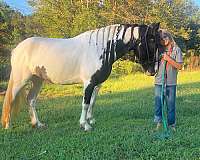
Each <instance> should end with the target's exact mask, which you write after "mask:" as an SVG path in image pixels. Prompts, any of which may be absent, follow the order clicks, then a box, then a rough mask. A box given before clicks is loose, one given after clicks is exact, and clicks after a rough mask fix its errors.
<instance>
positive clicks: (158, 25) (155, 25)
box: [150, 22, 160, 31]
mask: <svg viewBox="0 0 200 160" xmlns="http://www.w3.org/2000/svg"><path fill="white" fill-rule="evenodd" d="M150 27H151V28H152V29H153V30H154V31H157V30H158V29H159V27H160V22H158V23H152V24H151V25H150Z"/></svg>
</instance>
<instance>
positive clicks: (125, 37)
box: [123, 27, 131, 44]
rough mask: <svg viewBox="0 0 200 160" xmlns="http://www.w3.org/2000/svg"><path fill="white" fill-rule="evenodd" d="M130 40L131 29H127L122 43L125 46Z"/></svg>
mask: <svg viewBox="0 0 200 160" xmlns="http://www.w3.org/2000/svg"><path fill="white" fill-rule="evenodd" d="M130 39H131V27H129V28H127V30H126V32H125V36H124V39H123V42H124V43H125V44H127V43H128V42H129V41H130Z"/></svg>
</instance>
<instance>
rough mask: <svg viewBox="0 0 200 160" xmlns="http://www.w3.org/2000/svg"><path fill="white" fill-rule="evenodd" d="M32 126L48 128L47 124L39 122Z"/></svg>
mask: <svg viewBox="0 0 200 160" xmlns="http://www.w3.org/2000/svg"><path fill="white" fill-rule="evenodd" d="M32 128H37V129H46V128H47V125H46V124H43V123H40V122H38V123H36V124H32Z"/></svg>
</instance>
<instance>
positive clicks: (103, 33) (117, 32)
mask: <svg viewBox="0 0 200 160" xmlns="http://www.w3.org/2000/svg"><path fill="white" fill-rule="evenodd" d="M127 28H128V26H126V25H120V24H115V25H110V26H106V27H103V28H100V29H96V30H92V31H87V32H85V33H82V34H80V35H78V36H77V37H75V38H77V39H79V40H80V42H81V43H83V44H84V45H85V46H86V45H88V47H92V48H93V49H94V51H95V52H96V53H97V54H99V56H100V59H102V60H103V61H108V63H109V64H113V63H114V62H115V61H116V60H117V59H119V58H121V57H122V56H123V55H125V54H126V53H127V51H126V50H125V49H126V45H125V44H124V43H123V40H124V37H125V33H126V29H127ZM123 45H124V46H123Z"/></svg>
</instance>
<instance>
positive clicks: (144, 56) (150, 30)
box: [130, 23, 160, 76]
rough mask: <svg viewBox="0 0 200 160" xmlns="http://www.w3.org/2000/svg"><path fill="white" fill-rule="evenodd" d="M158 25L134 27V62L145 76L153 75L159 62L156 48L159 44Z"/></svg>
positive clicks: (132, 48)
mask: <svg viewBox="0 0 200 160" xmlns="http://www.w3.org/2000/svg"><path fill="white" fill-rule="evenodd" d="M159 25H160V24H159V23H153V24H151V25H149V26H147V25H138V26H136V27H134V30H133V36H134V37H133V38H132V45H131V46H132V47H130V50H133V51H134V52H135V57H136V62H138V63H140V64H141V65H142V67H143V69H144V71H145V72H146V74H147V75H150V76H153V75H155V73H156V71H155V64H156V62H158V61H159V52H158V46H159V44H160V34H159Z"/></svg>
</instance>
